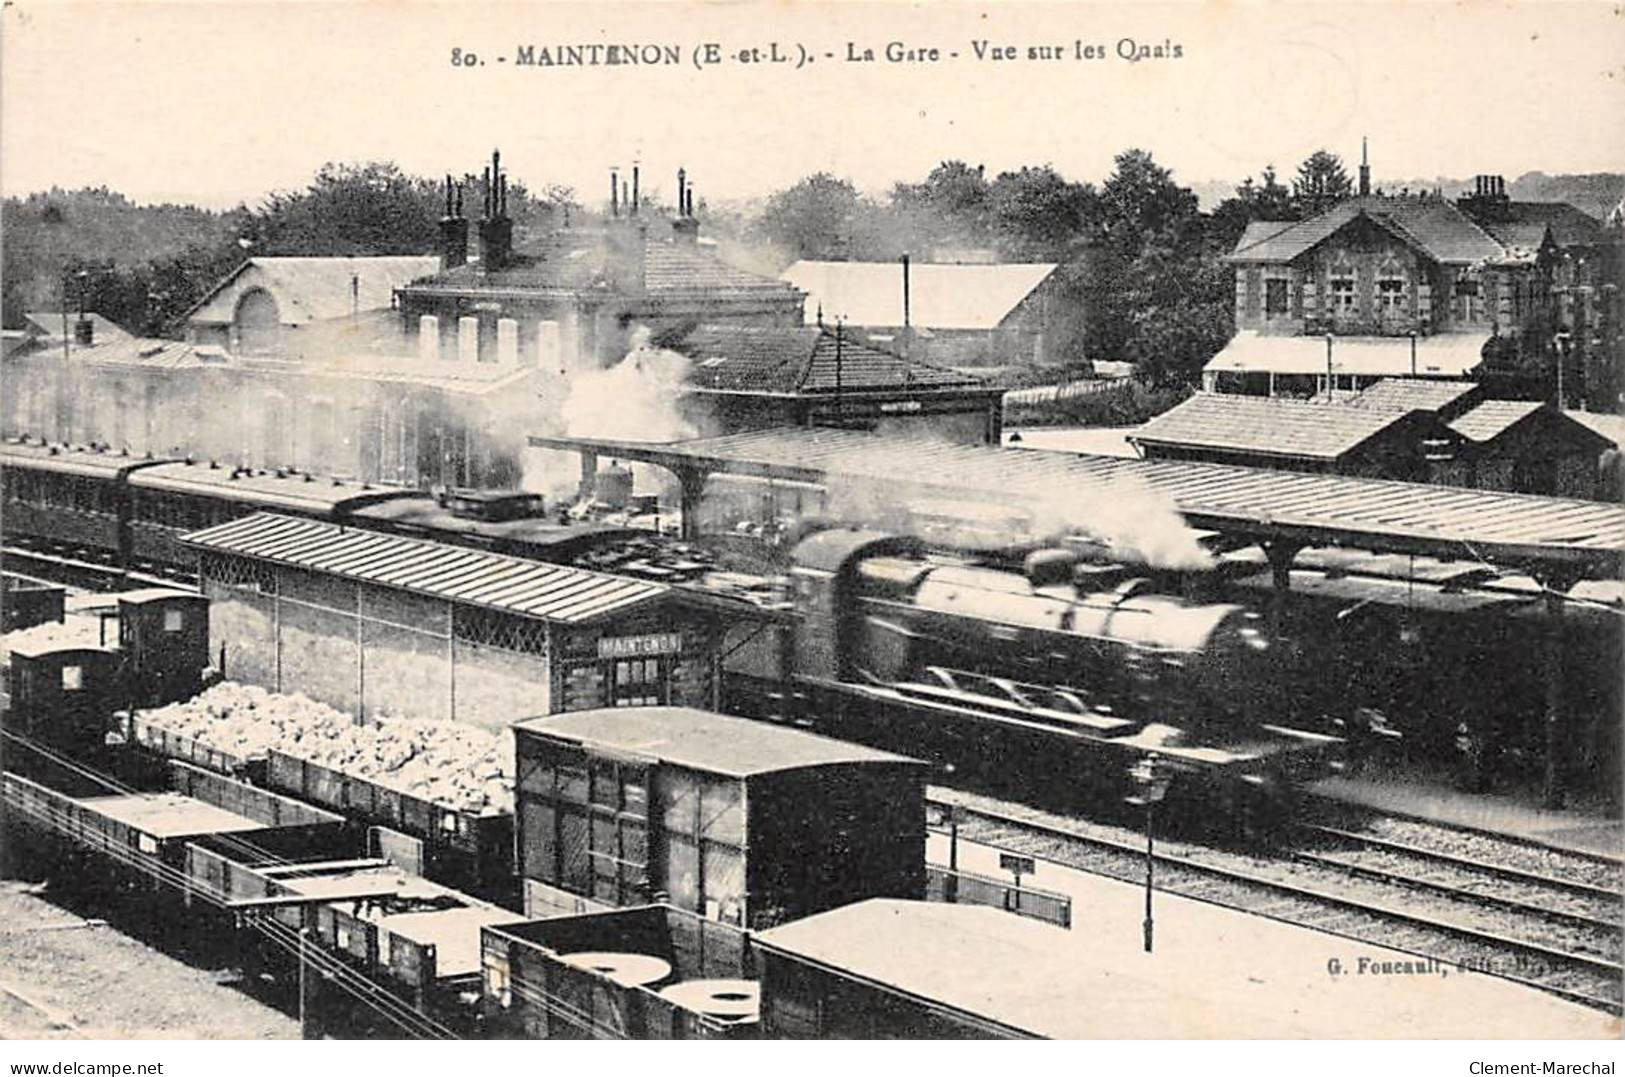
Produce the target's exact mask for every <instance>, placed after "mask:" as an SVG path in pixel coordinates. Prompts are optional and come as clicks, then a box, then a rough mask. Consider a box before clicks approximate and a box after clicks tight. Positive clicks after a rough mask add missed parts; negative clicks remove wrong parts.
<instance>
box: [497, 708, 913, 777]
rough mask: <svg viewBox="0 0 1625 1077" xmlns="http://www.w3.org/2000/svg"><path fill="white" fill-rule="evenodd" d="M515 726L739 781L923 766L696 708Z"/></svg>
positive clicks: (586, 715) (613, 712) (595, 713)
mask: <svg viewBox="0 0 1625 1077" xmlns="http://www.w3.org/2000/svg"><path fill="white" fill-rule="evenodd" d="M514 729H516V730H523V731H525V732H528V733H535V734H537V735H540V736H544V737H550V738H553V739H555V740H562V741H567V742H569V743H571V744H579V745H581V746H583V747H587V748H593V749H597V750H599V751H610V752H630V753H633V754H635V755H639V756H643V757H646V758H652V759H658V760H661V761H662V762H666V763H674V764H676V765H677V766H682V767H689V768H692V769H694V770H699V771H704V772H705V773H708V774H726V775H729V776H731V777H736V778H748V777H751V776H753V775H757V774H771V773H774V772H776V771H785V770H800V769H802V768H805V767H825V766H834V765H838V764H851V763H887V764H898V763H904V764H916V765H922V766H923V764H919V762H918V760H914V759H910V758H908V757H907V756H902V755H893V754H892V753H890V752H882V751H878V750H876V749H874V748H865V747H862V746H861V745H857V744H849V743H847V742H846V741H840V740H831V739H830V738H828V737H820V736H816V735H814V734H812V733H805V732H802V731H801V730H799V729H787V728H785V727H783V726H775V725H769V724H767V723H764V722H757V721H751V720H749V719H746V718H734V717H730V716H728V715H725V714H716V713H714V712H712V711H702V710H695V709H693V708H691V707H610V708H604V709H602V710H590V711H576V712H574V713H571V714H560V715H552V716H549V717H546V718H530V719H527V720H525V721H523V722H517V723H515V725H514Z"/></svg>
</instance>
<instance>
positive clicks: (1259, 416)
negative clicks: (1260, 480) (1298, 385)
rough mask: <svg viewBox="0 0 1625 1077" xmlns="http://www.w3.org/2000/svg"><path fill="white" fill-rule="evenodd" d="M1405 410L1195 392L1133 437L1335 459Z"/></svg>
mask: <svg viewBox="0 0 1625 1077" xmlns="http://www.w3.org/2000/svg"><path fill="white" fill-rule="evenodd" d="M1407 414H1408V411H1390V410H1388V409H1381V408H1344V407H1338V406H1336V405H1335V404H1315V403H1310V402H1309V401H1306V400H1279V399H1270V398H1268V397H1260V396H1236V395H1233V394H1229V393H1197V394H1196V395H1195V396H1193V397H1191V398H1190V399H1189V400H1186V401H1185V402H1184V403H1182V404H1179V405H1178V406H1176V407H1174V408H1172V409H1171V410H1169V411H1165V412H1163V413H1162V414H1161V415H1159V416H1157V417H1156V418H1155V419H1152V420H1151V421H1150V422H1149V423H1147V424H1145V426H1144V427H1142V428H1141V429H1140V431H1139V433H1137V434H1135V435H1134V441H1135V442H1137V443H1139V444H1142V445H1145V444H1150V445H1169V446H1181V447H1189V448H1199V449H1221V450H1231V451H1235V452H1242V453H1259V454H1263V455H1268V456H1286V457H1301V458H1310V459H1318V460H1335V459H1337V458H1338V457H1340V456H1342V455H1344V454H1345V453H1347V452H1349V451H1350V450H1352V449H1355V448H1357V447H1358V446H1360V445H1362V444H1364V443H1365V442H1367V441H1369V440H1371V439H1372V438H1374V437H1376V436H1377V435H1379V434H1381V433H1382V432H1383V431H1384V430H1386V429H1388V428H1389V427H1390V426H1393V425H1394V424H1396V423H1398V422H1400V421H1402V420H1403V419H1404V418H1405V416H1406V415H1407Z"/></svg>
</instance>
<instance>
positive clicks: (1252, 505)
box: [532, 427, 1625, 575]
mask: <svg viewBox="0 0 1625 1077" xmlns="http://www.w3.org/2000/svg"><path fill="white" fill-rule="evenodd" d="M532 440H533V443H534V444H538V445H545V446H549V447H556V448H557V447H563V448H569V447H587V448H592V449H595V450H597V451H598V452H600V453H606V454H609V455H613V456H615V457H618V458H621V459H625V460H644V461H650V462H655V463H664V464H672V463H676V464H684V465H688V466H698V467H703V468H707V469H709V470H712V471H731V472H735V473H738V474H746V475H756V476H759V477H770V478H782V479H790V480H794V481H800V482H814V483H817V482H823V481H825V479H826V477H828V476H841V477H853V478H872V479H877V480H881V481H884V482H888V483H895V484H897V485H898V486H899V487H919V486H926V487H933V488H936V487H941V488H945V489H947V490H951V491H954V492H955V493H954V496H956V497H962V498H963V497H970V496H975V494H976V493H980V494H981V495H983V496H985V497H988V498H992V499H1008V498H1011V497H1028V498H1033V499H1045V500H1047V501H1052V502H1055V503H1063V502H1064V503H1068V504H1070V505H1072V506H1073V507H1074V511H1075V512H1077V513H1078V514H1079V515H1080V516H1083V515H1086V510H1085V509H1084V508H1083V506H1087V505H1089V504H1092V503H1100V502H1102V501H1112V500H1113V499H1115V500H1121V498H1122V497H1123V496H1124V491H1125V490H1126V491H1128V492H1130V493H1141V492H1146V491H1149V492H1150V493H1151V494H1153V495H1155V496H1158V497H1165V498H1167V499H1168V501H1169V502H1170V503H1171V504H1172V505H1173V506H1174V507H1175V508H1176V509H1177V510H1178V511H1179V512H1181V513H1183V514H1184V516H1185V519H1186V521H1187V522H1188V523H1189V524H1191V525H1192V526H1193V527H1198V528H1204V529H1209V530H1215V531H1227V532H1231V533H1234V534H1240V535H1252V536H1256V537H1258V538H1270V537H1290V538H1293V539H1295V540H1299V541H1302V542H1304V543H1305V544H1307V545H1316V546H1328V545H1353V546H1363V547H1365V548H1368V549H1374V550H1383V551H1396V552H1400V553H1420V554H1429V555H1439V556H1445V557H1460V556H1471V557H1474V559H1477V558H1478V557H1479V556H1480V555H1482V556H1483V557H1485V558H1490V559H1494V558H1502V559H1504V560H1514V561H1544V562H1548V563H1565V564H1572V565H1576V566H1578V567H1579V568H1580V569H1581V570H1583V571H1586V572H1591V573H1598V572H1604V573H1610V574H1615V575H1617V574H1618V572H1619V570H1620V561H1621V553H1620V551H1621V550H1625V506H1620V505H1616V504H1608V503H1604V502H1597V501H1573V500H1568V499H1564V498H1553V497H1540V496H1537V495H1534V494H1512V493H1502V492H1499V491H1492V490H1466V489H1459V488H1455V487H1442V486H1428V485H1424V484H1420V483H1407V482H1396V481H1393V480H1385V479H1365V478H1353V477H1348V476H1341V475H1314V474H1305V473H1301V472H1293V471H1277V470H1265V469H1262V468H1250V467H1239V466H1236V465H1232V464H1209V463H1195V462H1188V461H1171V460H1168V461H1151V460H1123V459H1118V458H1115V457H1105V456H1082V455H1074V454H1066V453H1053V452H1044V451H1042V450H1027V449H1015V448H995V447H990V446H969V445H947V444H936V443H929V442H922V441H916V440H913V439H909V438H900V437H888V436H884V435H877V434H867V433H861V432H858V431H852V430H837V429H830V428H822V427H812V428H805V429H802V428H775V429H769V430H758V431H750V432H747V433H741V434H730V435H727V436H725V437H718V438H702V439H696V440H693V441H680V442H673V443H670V444H666V445H658V444H656V445H651V444H640V443H637V442H629V441H613V440H608V439H598V438H535V439H532Z"/></svg>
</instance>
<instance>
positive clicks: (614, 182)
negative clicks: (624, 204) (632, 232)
mask: <svg viewBox="0 0 1625 1077" xmlns="http://www.w3.org/2000/svg"><path fill="white" fill-rule="evenodd" d="M609 215H610V217H612V218H615V219H619V218H620V216H621V177H620V174H619V173H618V172H616V170H615V169H613V168H612V169H610V170H609Z"/></svg>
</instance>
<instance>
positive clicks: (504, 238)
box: [480, 150, 513, 271]
mask: <svg viewBox="0 0 1625 1077" xmlns="http://www.w3.org/2000/svg"><path fill="white" fill-rule="evenodd" d="M485 176H486V179H485V217H484V219H482V220H481V221H480V266H481V267H482V268H483V269H485V270H487V271H490V270H497V269H501V268H503V267H504V266H506V265H507V264H508V263H509V262H511V261H513V221H512V220H510V219H509V217H508V179H507V177H506V176H504V175H503V174H502V154H501V153H500V152H498V151H495V150H493V151H492V152H491V165H490V167H489V168H487V169H486V170H485Z"/></svg>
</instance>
